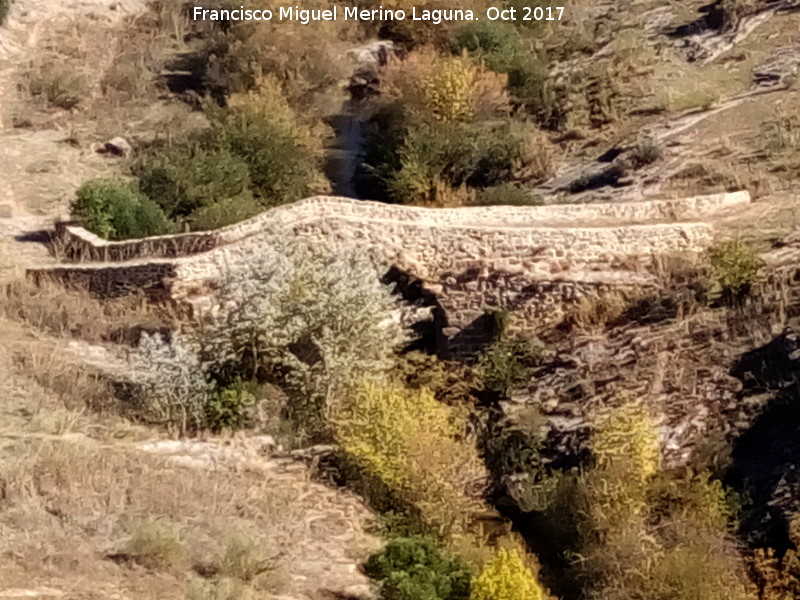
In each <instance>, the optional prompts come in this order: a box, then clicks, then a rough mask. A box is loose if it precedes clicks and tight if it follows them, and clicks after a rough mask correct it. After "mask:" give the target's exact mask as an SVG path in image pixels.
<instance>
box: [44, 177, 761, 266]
mask: <svg viewBox="0 0 800 600" xmlns="http://www.w3.org/2000/svg"><path fill="white" fill-rule="evenodd" d="M749 201H750V195H749V194H748V193H747V192H746V191H741V192H734V193H730V194H713V195H709V196H698V197H693V198H682V199H676V200H651V201H646V202H625V203H614V204H558V205H548V206H532V207H515V206H486V207H472V208H457V209H436V210H431V209H426V208H419V207H407V206H396V205H388V204H381V203H377V202H366V201H362V200H352V199H348V198H333V197H325V196H318V197H315V198H309V199H307V200H302V201H300V202H296V203H294V204H291V205H287V206H281V207H277V208H274V209H272V210H268V211H266V212H264V213H262V214H260V215H257V216H255V217H253V218H251V219H247V220H245V221H242V222H241V223H236V224H234V225H230V226H228V227H223V228H220V229H217V230H215V231H200V232H192V233H183V234H177V235H164V236H155V237H150V238H146V239H139V240H126V241H122V242H109V241H107V240H104V239H102V238H100V237H98V236H96V235H94V234H93V233H91V232H89V231H86V230H85V229H83V228H82V227H78V226H75V225H73V224H71V223H69V222H60V223H57V224H56V232H55V238H56V242H57V245H58V247H59V249H60V251H61V252H62V254H63V255H64V256H65V257H66V258H67V259H68V260H74V261H112V262H117V261H126V260H133V259H137V258H175V257H180V256H190V255H193V254H198V253H201V252H206V251H208V250H211V249H213V248H216V247H218V246H221V245H225V244H231V243H234V242H238V241H240V240H242V239H245V238H247V237H249V236H251V235H256V234H258V233H261V232H263V231H264V230H265V229H266V228H275V227H286V226H288V225H290V224H294V223H299V222H303V221H318V220H324V219H326V218H328V217H336V216H350V217H355V218H359V219H362V218H368V219H371V220H389V221H403V222H409V223H428V224H430V225H434V226H446V225H465V226H466V225H473V226H474V225H479V226H500V227H512V226H517V225H526V226H532V225H537V224H540V225H547V226H550V227H565V226H571V227H574V226H583V225H585V224H586V223H589V222H597V224H606V225H608V224H615V223H616V224H618V223H629V224H630V223H635V222H645V221H654V220H665V221H677V220H681V219H696V218H699V217H702V215H704V214H706V213H707V212H709V211H711V210H715V209H718V208H724V207H728V206H735V205H737V204H743V203H748V202H749Z"/></svg>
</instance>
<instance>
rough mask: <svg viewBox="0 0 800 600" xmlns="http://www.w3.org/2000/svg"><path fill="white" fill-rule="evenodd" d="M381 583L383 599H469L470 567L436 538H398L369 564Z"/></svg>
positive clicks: (368, 570) (372, 574)
mask: <svg viewBox="0 0 800 600" xmlns="http://www.w3.org/2000/svg"><path fill="white" fill-rule="evenodd" d="M366 572H367V574H368V575H369V576H370V577H372V578H374V579H377V580H379V581H380V582H381V591H380V597H381V598H382V599H383V600H468V598H469V583H470V574H469V570H468V568H467V565H466V564H464V563H463V562H461V561H459V560H458V559H456V558H454V557H451V556H449V555H448V554H447V553H446V552H445V551H444V550H442V549H441V548H440V547H439V546H438V545H437V544H436V543H435V542H434V541H433V540H432V539H430V538H428V537H421V536H414V537H401V538H394V539H392V540H390V541H389V543H388V544H387V545H386V547H385V548H384V549H383V550H381V551H380V552H379V553H377V554H373V555H372V556H371V557H370V558H369V560H368V561H367V565H366Z"/></svg>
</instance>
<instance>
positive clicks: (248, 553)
mask: <svg viewBox="0 0 800 600" xmlns="http://www.w3.org/2000/svg"><path fill="white" fill-rule="evenodd" d="M216 566H217V569H218V572H219V574H220V575H221V576H223V577H231V578H234V579H238V580H239V581H245V582H250V581H253V580H254V579H255V578H256V577H258V576H259V575H261V574H262V573H266V572H268V571H271V570H273V569H274V568H275V567H276V560H274V559H268V558H265V557H264V556H263V553H262V552H261V551H260V548H259V546H258V544H256V543H255V542H254V541H253V540H252V539H251V538H249V537H247V536H245V535H243V534H236V535H233V536H231V537H230V538H228V539H227V540H226V542H225V548H224V550H223V552H222V554H221V555H220V556H219V559H218V560H217V564H216Z"/></svg>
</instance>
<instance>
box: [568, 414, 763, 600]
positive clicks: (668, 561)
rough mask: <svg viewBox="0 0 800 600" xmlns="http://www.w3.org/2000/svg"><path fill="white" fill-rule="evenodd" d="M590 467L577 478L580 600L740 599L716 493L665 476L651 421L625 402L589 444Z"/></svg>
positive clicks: (723, 495)
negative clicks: (582, 595)
mask: <svg viewBox="0 0 800 600" xmlns="http://www.w3.org/2000/svg"><path fill="white" fill-rule="evenodd" d="M593 451H594V455H595V466H594V468H593V469H591V470H590V471H589V472H587V473H586V474H584V475H582V476H580V477H579V478H578V494H577V497H576V498H575V500H574V502H575V503H576V504H577V505H578V506H580V507H581V508H580V509H579V513H580V517H579V521H580V522H579V524H578V531H579V537H580V542H579V544H578V548H576V549H575V552H576V554H577V555H579V556H581V557H582V560H581V561H580V563H579V566H578V570H579V573H578V577H579V579H580V580H582V581H585V582H587V584H588V589H587V590H585V593H586V597H587V598H603V599H614V600H636V599H639V598H647V599H648V600H669V599H672V598H689V597H691V598H695V599H697V600H746V599H748V598H753V596H752V589H751V588H750V587H749V586H748V584H747V583H746V581H745V580H744V578H743V577H742V571H743V569H742V567H743V565H742V564H741V563H742V561H741V557H740V556H739V555H738V553H737V552H736V548H735V545H734V543H733V542H732V540H731V537H730V528H731V524H732V522H733V521H732V517H733V510H732V508H731V504H730V499H729V498H728V494H727V492H726V490H725V489H724V487H723V486H722V485H721V484H720V483H719V482H717V481H714V480H711V479H710V477H709V476H708V475H705V474H700V475H698V474H693V473H686V474H684V475H683V476H680V477H679V476H677V475H676V474H675V473H671V474H665V473H663V472H662V471H661V468H660V452H659V446H658V442H657V435H656V430H655V426H654V423H653V420H652V418H651V417H650V416H649V415H648V412H647V410H646V409H644V408H643V407H641V406H636V405H634V404H632V403H629V402H628V403H626V404H625V405H623V406H622V407H620V408H617V409H616V410H614V411H613V412H612V413H611V414H610V415H609V416H607V417H606V418H605V419H603V420H602V421H601V422H600V423H599V424H598V427H597V430H596V432H595V435H594V443H593Z"/></svg>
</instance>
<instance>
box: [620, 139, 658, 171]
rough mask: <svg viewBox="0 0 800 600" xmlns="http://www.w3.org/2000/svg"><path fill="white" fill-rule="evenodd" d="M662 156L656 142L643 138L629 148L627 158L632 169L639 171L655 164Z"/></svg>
mask: <svg viewBox="0 0 800 600" xmlns="http://www.w3.org/2000/svg"><path fill="white" fill-rule="evenodd" d="M663 154H664V151H663V150H662V148H661V146H659V145H658V142H657V141H656V140H654V139H653V138H652V137H643V138H642V139H640V140H638V141H637V142H636V144H635V145H634V146H633V148H631V150H630V151H629V152H628V154H627V158H628V161H629V163H630V165H631V167H632V168H633V169H639V168H641V167H644V166H646V165H649V164H652V163H654V162H656V161H657V160H658V159H659V158H661V156H662V155H663Z"/></svg>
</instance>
